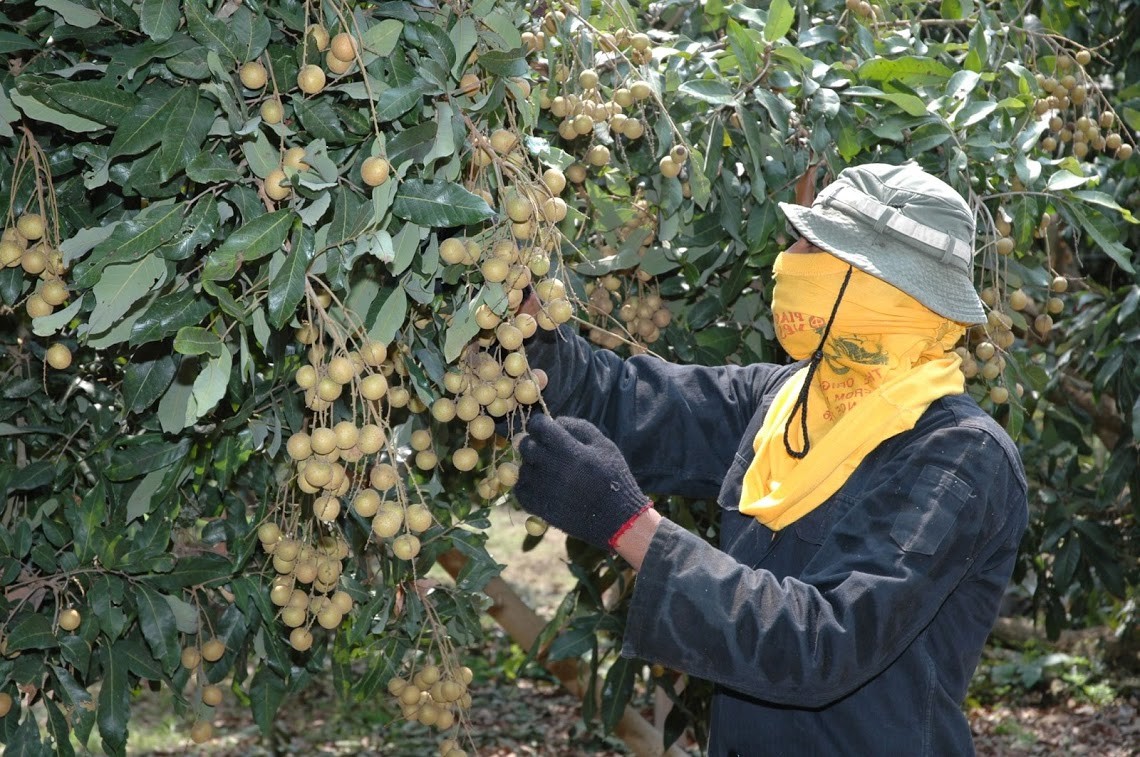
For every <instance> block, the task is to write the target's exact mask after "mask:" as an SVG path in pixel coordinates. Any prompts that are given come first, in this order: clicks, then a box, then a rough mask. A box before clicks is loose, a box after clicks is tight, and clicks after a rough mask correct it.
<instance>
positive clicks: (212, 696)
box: [202, 684, 222, 707]
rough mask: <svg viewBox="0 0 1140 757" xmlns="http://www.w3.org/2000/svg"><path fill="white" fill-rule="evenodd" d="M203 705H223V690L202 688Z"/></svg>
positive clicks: (219, 688)
mask: <svg viewBox="0 0 1140 757" xmlns="http://www.w3.org/2000/svg"><path fill="white" fill-rule="evenodd" d="M202 703H203V704H208V705H209V706H211V707H217V706H218V705H219V704H221V703H222V689H221V687H220V686H214V685H212V684H211V685H209V686H205V687H203V688H202Z"/></svg>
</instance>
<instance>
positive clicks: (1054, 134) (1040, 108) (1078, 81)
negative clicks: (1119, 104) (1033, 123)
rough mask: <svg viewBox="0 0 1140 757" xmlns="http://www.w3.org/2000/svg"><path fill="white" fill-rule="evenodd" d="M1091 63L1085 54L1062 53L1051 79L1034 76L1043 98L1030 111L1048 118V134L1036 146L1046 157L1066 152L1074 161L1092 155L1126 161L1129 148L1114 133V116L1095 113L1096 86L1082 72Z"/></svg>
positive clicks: (1115, 120) (1090, 56)
mask: <svg viewBox="0 0 1140 757" xmlns="http://www.w3.org/2000/svg"><path fill="white" fill-rule="evenodd" d="M1091 61H1092V53H1090V52H1089V51H1088V50H1078V51H1077V53H1076V55H1075V56H1074V55H1070V54H1068V53H1065V52H1062V53H1060V54H1058V55H1057V57H1056V70H1055V71H1054V72H1053V74H1052V75H1050V76H1047V75H1045V74H1043V73H1038V74H1037V84H1038V86H1040V87H1041V89H1042V90H1043V91H1044V92H1045V96H1044V97H1041V98H1039V99H1038V100H1037V102H1036V103H1034V110H1035V111H1036V113H1037V115H1039V116H1041V117H1046V116H1047V117H1048V121H1047V124H1048V130H1047V131H1046V132H1044V134H1043V136H1042V138H1041V142H1040V143H1039V144H1040V146H1041V149H1042V150H1044V151H1045V152H1047V153H1050V154H1054V155H1055V154H1058V153H1063V152H1065V151H1068V152H1069V153H1070V154H1071V155H1072V156H1073V157H1075V158H1077V159H1078V160H1084V159H1085V158H1088V157H1089V156H1090V155H1091V154H1092V153H1094V152H1100V153H1104V154H1106V155H1113V156H1115V157H1116V159H1117V160H1128V159H1129V158H1131V157H1132V152H1133V148H1132V145H1131V144H1128V143H1127V142H1125V141H1124V138H1123V136H1122V135H1121V133H1120V131H1118V130H1117V126H1118V123H1117V118H1116V114H1115V113H1113V112H1112V111H1111V110H1098V107H1099V105H1100V104H1099V103H1098V102H1097V100H1096V98H1095V94H1096V91H1097V86H1096V83H1095V82H1093V80H1092V79H1091V78H1090V77H1089V75H1088V74H1087V73H1086V71H1085V66H1086V65H1087V64H1088V63H1090V62H1091Z"/></svg>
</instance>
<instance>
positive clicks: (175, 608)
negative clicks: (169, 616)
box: [162, 594, 199, 633]
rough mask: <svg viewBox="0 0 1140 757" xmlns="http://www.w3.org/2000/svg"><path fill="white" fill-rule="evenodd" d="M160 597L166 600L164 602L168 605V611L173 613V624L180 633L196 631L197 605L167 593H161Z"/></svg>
mask: <svg viewBox="0 0 1140 757" xmlns="http://www.w3.org/2000/svg"><path fill="white" fill-rule="evenodd" d="M162 598H163V599H165V600H166V604H168V605H170V611H171V612H172V613H174V622H175V625H176V626H177V628H178V630H179V631H180V632H181V633H198V625H199V623H198V608H197V607H195V606H194V605H192V604H190V603H189V602H187V601H185V600H183V599H179V598H178V597H174V596H171V595H169V594H163V595H162Z"/></svg>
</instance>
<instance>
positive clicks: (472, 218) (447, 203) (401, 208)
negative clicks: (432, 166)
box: [392, 179, 495, 228]
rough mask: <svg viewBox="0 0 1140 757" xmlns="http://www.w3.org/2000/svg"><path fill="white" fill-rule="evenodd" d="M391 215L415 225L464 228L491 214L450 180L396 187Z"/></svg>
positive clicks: (479, 200)
mask: <svg viewBox="0 0 1140 757" xmlns="http://www.w3.org/2000/svg"><path fill="white" fill-rule="evenodd" d="M392 212H393V213H395V214H396V215H397V216H399V217H400V218H403V219H404V220H406V221H411V222H412V223H414V224H416V225H418V226H432V227H436V228H441V227H451V226H466V225H469V224H473V223H479V222H480V221H485V220H487V219H488V218H490V217H492V216H493V215H494V214H495V211H493V210H492V209H491V207H490V206H489V205H487V203H486V201H485V200H484V199H483V198H482V197H479V196H478V195H475V194H472V193H471V192H468V191H467V190H466V189H464V188H463V187H462V186H460V185H459V184H456V183H455V182H451V181H423V180H422V179H408V180H407V181H404V182H403V183H402V184H400V187H399V189H398V190H397V192H396V199H395V201H394V202H393V203H392Z"/></svg>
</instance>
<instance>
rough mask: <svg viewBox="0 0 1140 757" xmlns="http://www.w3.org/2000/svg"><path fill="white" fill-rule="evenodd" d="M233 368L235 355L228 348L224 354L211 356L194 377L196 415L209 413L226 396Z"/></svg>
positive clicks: (200, 415) (199, 416) (223, 351)
mask: <svg viewBox="0 0 1140 757" xmlns="http://www.w3.org/2000/svg"><path fill="white" fill-rule="evenodd" d="M232 368H233V357H232V356H231V355H230V351H229V350H228V349H226V350H222V354H221V355H218V356H217V357H215V358H211V359H210V360H209V361H208V362H207V363H206V365H205V367H203V368H202V372H201V373H199V374H198V378H196V379H194V389H193V398H194V403H195V414H196V417H198V418H201V417H202V416H204V415H206V414H207V413H209V412H210V411H211V410H213V409H214V406H215V405H217V404H218V402H219V401H221V399H222V397H225V396H226V386H227V385H228V384H229V381H230V371H231V369H232Z"/></svg>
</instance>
